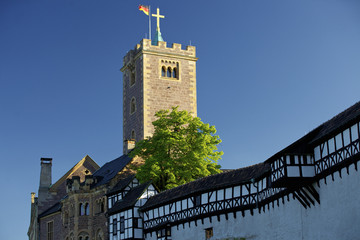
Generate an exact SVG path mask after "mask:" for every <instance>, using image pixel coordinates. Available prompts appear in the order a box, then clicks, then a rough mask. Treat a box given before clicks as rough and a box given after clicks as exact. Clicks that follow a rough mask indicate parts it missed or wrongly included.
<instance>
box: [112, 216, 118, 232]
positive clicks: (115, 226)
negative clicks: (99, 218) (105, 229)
mask: <svg viewBox="0 0 360 240" xmlns="http://www.w3.org/2000/svg"><path fill="white" fill-rule="evenodd" d="M113 235H117V219H116V218H114V220H113Z"/></svg>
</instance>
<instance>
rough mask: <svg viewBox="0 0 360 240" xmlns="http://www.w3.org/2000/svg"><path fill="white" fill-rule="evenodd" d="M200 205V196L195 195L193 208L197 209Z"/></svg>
mask: <svg viewBox="0 0 360 240" xmlns="http://www.w3.org/2000/svg"><path fill="white" fill-rule="evenodd" d="M200 205H201V196H200V195H197V196H195V197H194V206H195V207H198V206H200Z"/></svg>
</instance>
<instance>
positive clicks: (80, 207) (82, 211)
mask: <svg viewBox="0 0 360 240" xmlns="http://www.w3.org/2000/svg"><path fill="white" fill-rule="evenodd" d="M82 215H84V209H83V204H82V203H79V216H82Z"/></svg>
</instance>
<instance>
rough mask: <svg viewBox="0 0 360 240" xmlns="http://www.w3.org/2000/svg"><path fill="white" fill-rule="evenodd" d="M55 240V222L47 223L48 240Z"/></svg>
mask: <svg viewBox="0 0 360 240" xmlns="http://www.w3.org/2000/svg"><path fill="white" fill-rule="evenodd" d="M53 239H54V222H53V221H51V222H48V223H47V240H53Z"/></svg>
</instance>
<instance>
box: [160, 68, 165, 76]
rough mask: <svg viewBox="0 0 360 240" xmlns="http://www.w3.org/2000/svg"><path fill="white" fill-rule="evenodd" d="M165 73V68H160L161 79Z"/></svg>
mask: <svg viewBox="0 0 360 240" xmlns="http://www.w3.org/2000/svg"><path fill="white" fill-rule="evenodd" d="M165 73H166V68H165V67H164V66H163V67H162V68H161V76H162V77H165Z"/></svg>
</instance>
